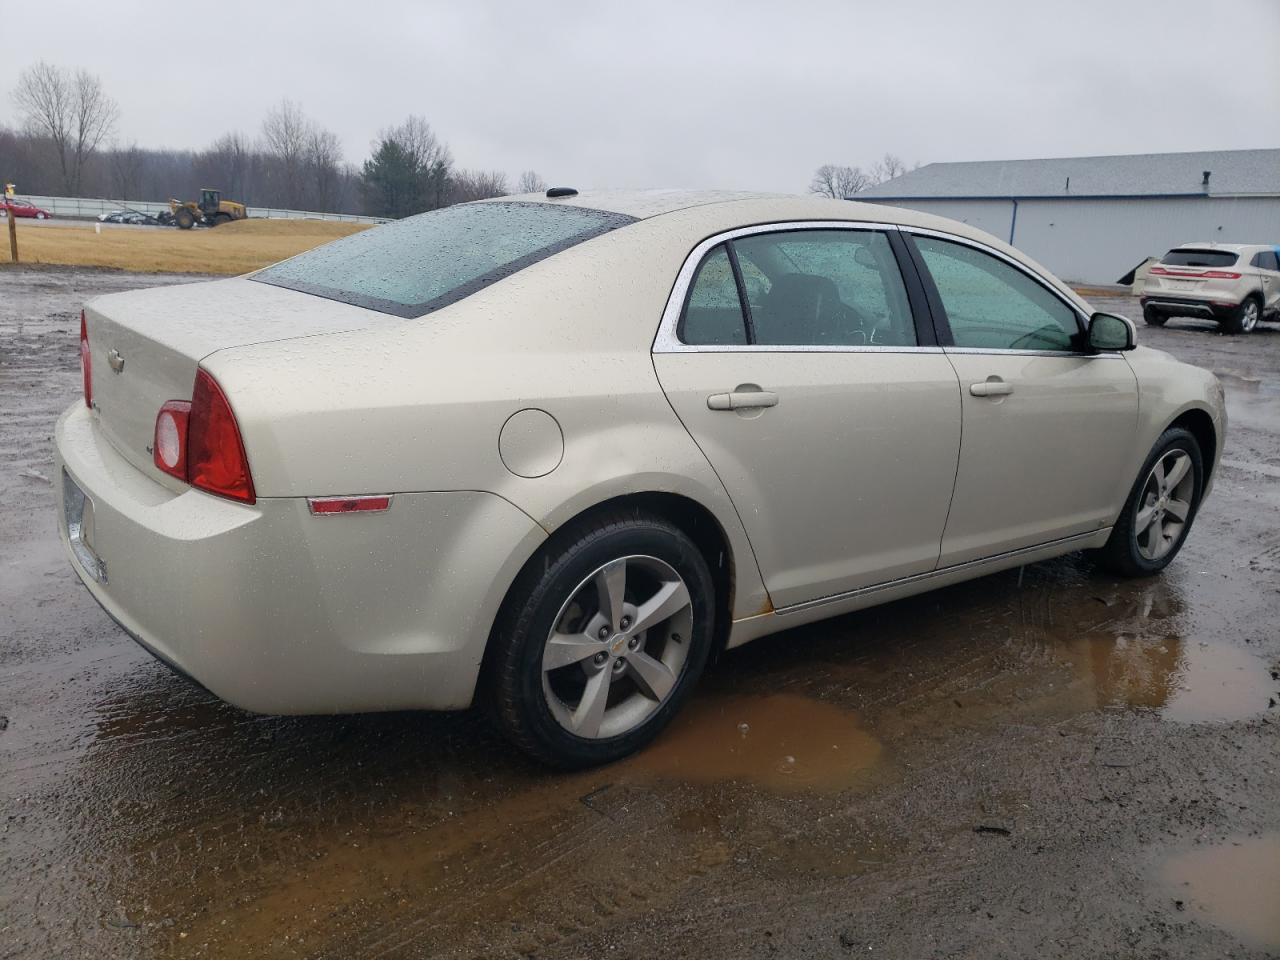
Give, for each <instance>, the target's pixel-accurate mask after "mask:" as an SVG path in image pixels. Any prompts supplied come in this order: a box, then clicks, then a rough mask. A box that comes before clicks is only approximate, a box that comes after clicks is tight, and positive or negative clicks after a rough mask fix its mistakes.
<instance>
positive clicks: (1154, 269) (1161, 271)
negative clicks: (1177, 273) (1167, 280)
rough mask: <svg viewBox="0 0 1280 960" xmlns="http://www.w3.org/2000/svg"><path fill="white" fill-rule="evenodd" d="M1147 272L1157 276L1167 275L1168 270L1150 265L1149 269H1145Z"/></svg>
mask: <svg viewBox="0 0 1280 960" xmlns="http://www.w3.org/2000/svg"><path fill="white" fill-rule="evenodd" d="M1147 273H1154V274H1155V275H1156V276H1157V277H1167V276H1169V271H1168V270H1166V269H1165V268H1164V267H1152V268H1151V269H1150V270H1148V271H1147Z"/></svg>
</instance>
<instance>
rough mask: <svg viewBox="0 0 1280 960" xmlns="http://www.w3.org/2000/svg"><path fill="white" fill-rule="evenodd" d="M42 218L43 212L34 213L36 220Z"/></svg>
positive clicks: (43, 216)
mask: <svg viewBox="0 0 1280 960" xmlns="http://www.w3.org/2000/svg"><path fill="white" fill-rule="evenodd" d="M44 218H45V215H44V214H43V213H37V214H36V219H37V220H43V219H44Z"/></svg>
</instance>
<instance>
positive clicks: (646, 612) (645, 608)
mask: <svg viewBox="0 0 1280 960" xmlns="http://www.w3.org/2000/svg"><path fill="white" fill-rule="evenodd" d="M690 602H691V601H690V599H689V589H688V588H687V587H686V586H685V585H684V581H682V580H668V581H666V582H665V583H663V584H662V586H661V587H659V588H658V592H657V593H655V594H654V595H653V596H652V597H650V598H649V599H648V600H646V601H645V602H644V603H642V604H640V607H639V609H637V610H636V622H635V624H634V625H633V626H632V627H630V631H631V632H632V633H639V632H640V631H641V630H648V629H649V628H650V627H656V626H657V625H658V624H660V623H661V622H662V621H663V620H666V619H668V618H670V617H673V616H675V615H676V614H677V613H679V612H680V611H681V610H683V609H684V608H685V607H687V606H689V604H690Z"/></svg>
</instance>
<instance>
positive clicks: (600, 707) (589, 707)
mask: <svg viewBox="0 0 1280 960" xmlns="http://www.w3.org/2000/svg"><path fill="white" fill-rule="evenodd" d="M612 680H613V671H612V670H610V669H609V667H608V665H606V666H605V668H604V669H603V670H600V671H597V672H596V673H593V674H592V675H591V676H590V677H589V678H587V685H586V687H585V688H584V689H583V691H582V699H581V700H579V701H578V706H577V707H576V708H575V709H574V711H573V717H572V721H571V722H572V724H573V732H574V733H576V734H577V735H578V736H580V737H590V738H595V737H598V736H599V735H600V721H601V720H603V719H604V708H605V706H606V705H607V704H608V702H609V684H610V683H611V682H612Z"/></svg>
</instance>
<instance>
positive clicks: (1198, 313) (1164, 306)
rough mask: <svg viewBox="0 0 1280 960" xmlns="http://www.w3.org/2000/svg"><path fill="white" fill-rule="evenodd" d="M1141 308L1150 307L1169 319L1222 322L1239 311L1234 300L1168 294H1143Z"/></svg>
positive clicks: (1237, 302) (1238, 306) (1140, 298)
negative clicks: (1180, 318)
mask: <svg viewBox="0 0 1280 960" xmlns="http://www.w3.org/2000/svg"><path fill="white" fill-rule="evenodd" d="M1139 300H1140V301H1141V302H1142V306H1143V308H1144V309H1145V308H1147V307H1151V308H1152V309H1154V310H1158V311H1160V312H1161V313H1163V314H1167V315H1168V316H1171V317H1205V318H1207V319H1210V320H1224V319H1226V318H1227V317H1230V316H1231V315H1232V314H1233V313H1235V312H1236V311H1237V310H1239V309H1240V303H1239V301H1236V300H1211V299H1208V298H1205V297H1178V296H1170V295H1169V294H1164V293H1161V294H1143V295H1142V296H1141V297H1139Z"/></svg>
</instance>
